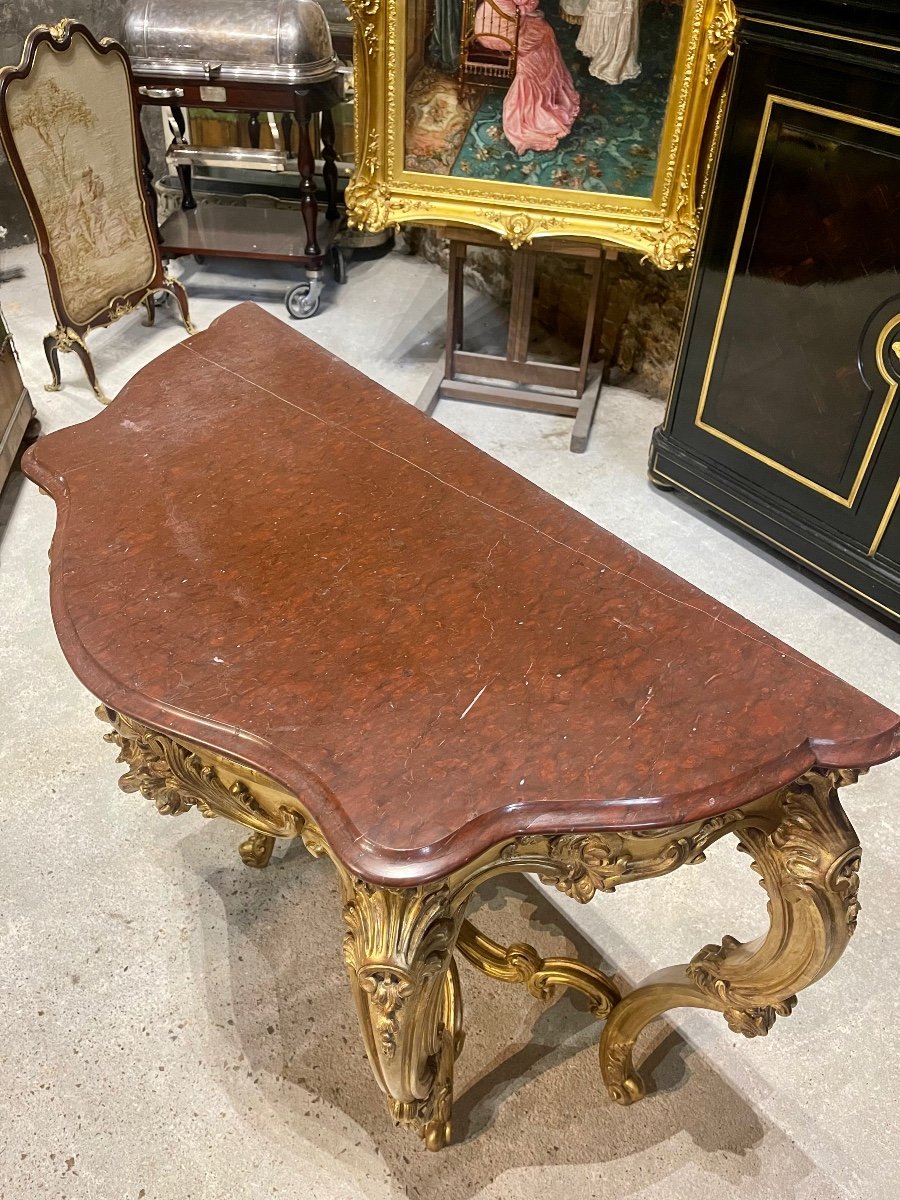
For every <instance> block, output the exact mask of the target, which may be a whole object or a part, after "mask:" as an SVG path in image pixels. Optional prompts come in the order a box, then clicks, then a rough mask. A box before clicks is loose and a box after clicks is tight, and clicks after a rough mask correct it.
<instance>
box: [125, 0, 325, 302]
mask: <svg viewBox="0 0 900 1200" xmlns="http://www.w3.org/2000/svg"><path fill="white" fill-rule="evenodd" d="M125 41H126V45H127V47H128V50H129V53H130V55H131V63H132V69H133V72H134V91H135V97H134V98H135V102H136V104H137V105H138V106H143V105H153V106H156V107H166V108H168V109H169V110H170V111H171V117H172V132H173V134H174V143H173V148H172V153H173V157H174V159H175V162H176V164H177V165H176V169H177V172H178V177H179V179H180V181H181V186H182V200H181V207H180V210H179V211H178V212H175V213H173V214H172V215H171V216H169V217H168V218H167V219H166V220H164V222H163V224H162V226H161V227H160V231H159V232H160V240H161V243H162V252H163V255H164V256H165V257H167V258H178V257H180V256H182V255H188V254H193V255H197V256H210V257H219V258H247V259H259V260H264V261H270V262H288V263H298V264H300V265H302V266H304V267H305V268H306V274H307V278H306V279H305V280H304V281H303V282H302V283H299V284H297V285H295V286H292V287H291V288H290V289H289V290H288V292H287V294H286V296H285V305H286V307H287V310H288V312H289V313H290V314H291V316H292V317H295V318H297V319H303V318H306V317H311V316H313V314H314V313H315V312H316V311H317V309H318V307H319V300H320V297H321V293H322V288H323V286H324V280H325V264H326V261H328V260H330V263H331V269H332V273H333V276H334V278H335V280H336V281H337V282H339V283H343V282H344V280H345V278H346V272H345V266H344V259H343V255H342V253H341V249H340V246H339V244H338V243H337V241H336V238H337V235H338V233H339V232H340V224H341V222H340V213H339V211H338V205H337V200H338V172H337V166H336V160H337V154H336V150H335V127H334V118H333V115H332V109H333V108H335V107H336V106H337V105H339V104H341V103H343V101H344V78H345V69H344V68H343V67H342V66H341V63H340V62H339V60H338V59H337V57H336V56H335V53H334V48H333V45H332V39H331V34H330V31H329V27H328V21H327V18H326V16H325V14H324V12H323V11H322V9H321V8H320V6H319V5H318V4H317V3H315V2H314V0H280V2H278V3H273V2H271V0H223V2H222V3H219V4H217V5H216V6H215V9H214V10H213V9H211V8H210V7H209V6H207V5H205V4H200V3H199V2H198V0H194V2H193V3H184V2H183V0H136V2H133V3H131V4H130V5H129V6H128V8H127V10H126V18H125ZM192 107H202V108H207V109H213V110H218V111H229V112H249V113H250V125H249V128H250V138H251V143H252V144H251V146H250V147H249V148H241V147H234V148H230V149H228V150H226V151H224V152H223V148H222V147H214V148H213V147H203V146H193V145H189V144H188V140H187V124H186V121H185V116H184V110H185V109H186V108H192ZM260 112H272V113H281V114H282V120H281V125H282V131H283V139H284V149H283V150H277V149H276V150H263V149H260V147H259V129H260V126H259V113H260ZM315 114H320V116H319V126H320V137H321V144H322V158H323V170H322V176H323V180H324V185H325V200H326V205H325V211H324V214H323V215H322V216H320V213H319V205H318V199H317V196H316V185H315V165H316V163H315V154H314V151H313V144H312V140H311V137H310V123H311V120H312V117H313V116H314V115H315ZM294 121H296V123H297V127H298V152H297V170H298V173H299V177H300V179H299V192H300V212H301V214H302V224H300V223H298V221H297V218H296V214H295V213H292V212H290V211H286V210H284V209H278V208H275V207H271V208H269V207H267V208H240V207H225V206H219V205H214V204H202V203H201V204H199V205H198V203H197V201H196V200H195V198H194V194H193V190H192V186H191V180H192V170H193V166H194V164H195V163H202V162H204V161H205V160H206V159H207V158H208V157H209V156H210V155H214V156H215V157H216V158H217V159H218V160H221V159H222V157H223V153H224V155H225V156H227V157H228V158H229V159H230V161H231V162H233V164H234V165H235V166H254V165H255V166H263V167H268V168H269V169H272V170H278V169H281V170H283V169H284V163H285V161H286V159H287V157H288V154H289V147H290V143H291V133H292V124H293V122H294ZM145 175H146V178H147V184H148V188H149V190H150V191H151V192H153V187H152V176H151V172H150V167H149V163H147V164H146V165H145ZM155 201H156V196H155V192H153V195H152V197H151V202H152V203H153V204H154V205H155Z"/></svg>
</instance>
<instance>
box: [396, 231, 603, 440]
mask: <svg viewBox="0 0 900 1200" xmlns="http://www.w3.org/2000/svg"><path fill="white" fill-rule="evenodd" d="M441 232H442V234H443V235H444V236H445V237H446V238H448V240H449V242H450V279H449V283H448V286H447V348H446V351H445V354H444V358H443V359H442V360H441V361H440V362H439V363H438V364H437V366H436V367H435V369H434V372H433V373H432V375H431V377H430V378H429V380H428V382H427V383H426V385H425V387H424V388H423V390H422V393H421V395H420V396H419V399H418V400H417V401H416V407H417V408H418V409H420V410H421V411H422V412H425V413H431V412H432V411H433V410H434V407H435V405H436V404H437V402H438V400H440V399H442V398H443V397H445V396H446V397H448V398H451V399H454V400H470V401H473V402H475V403H477V404H499V405H504V406H506V407H508V408H524V409H530V410H532V411H534V412H549V413H559V414H561V415H562V416H566V417H574V418H575V425H574V428H573V430H572V438H571V441H570V442H569V449H570V450H571V451H572V452H573V453H575V454H581V453H583V452H584V451H585V450H586V449H587V443H588V438H589V436H590V432H591V423H592V422H593V419H594V410H595V409H596V407H597V401H598V399H599V398H600V388H601V387H602V384H603V362H602V359H601V360H600V361H599V362H597V363H596V364H595V365H596V368H597V369H596V372H595V374H594V376H593V377H592V379H591V381H590V383H588V369H589V367H590V365H591V364H590V359H591V347H592V344H593V340H594V328H595V325H596V323H597V316H598V313H600V314H601V315H602V309H603V307H605V302H606V294H607V287H606V283H607V271H606V264H607V262H612V261H614V260H615V258H616V256H617V252H616V251H615V250H613V249H607V248H606V247H604V246H602V245H600V244H599V243H596V244H594V243H590V242H569V241H555V242H552V243H548V244H547V245H546V246H543V247H541V253H543V254H562V255H567V256H569V257H570V258H580V259H585V260H587V261H588V262H589V264H590V266H589V283H588V303H587V309H586V311H585V317H584V335H583V337H582V342H581V357H580V360H579V362H578V365H577V366H565V365H563V364H561V363H545V362H535V361H533V360H531V359H529V357H528V344H529V341H530V338H531V316H532V306H533V302H534V272H535V266H536V264H537V258H536V256H537V252H536V251H535V250H533V249H523V250H517V251H516V252H515V254H514V256H513V272H512V300H511V302H510V311H509V336H508V339H507V344H506V354H505V355H499V354H479V353H475V352H473V351H470V350H464V349H463V272H464V269H465V265H466V253H467V251H468V248H469V246H490V247H497V248H499V247H502V246H503V245H504V243H503V242H502V241H501V240H500V238H498V237H497V236H496V235H495V234H492V233H488V232H487V231H485V230H479V229H444V230H442V231H441ZM460 376H465V378H464V379H461V378H460Z"/></svg>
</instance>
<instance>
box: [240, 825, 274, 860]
mask: <svg viewBox="0 0 900 1200" xmlns="http://www.w3.org/2000/svg"><path fill="white" fill-rule="evenodd" d="M274 849H275V839H274V838H273V837H270V836H269V834H267V833H251V834H250V836H249V837H248V838H246V839H245V840H244V841H243V842H241V844H240V846H238V853H239V854H240V856H241V862H243V863H244V864H245V866H248V867H259V868H262V867H267V866H268V865H269V859H270V858H271V857H272V851H273V850H274Z"/></svg>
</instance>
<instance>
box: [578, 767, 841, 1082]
mask: <svg viewBox="0 0 900 1200" xmlns="http://www.w3.org/2000/svg"><path fill="white" fill-rule="evenodd" d="M738 838H739V842H738V845H739V847H740V849H742V850H743V851H745V853H747V854H750V855H751V856H752V858H753V868H754V870H756V871H757V872H758V873H759V874H760V875H761V876H762V886H763V887H764V888H765V890H766V892H767V893H768V896H769V905H768V907H769V916H770V926H769V931H768V933H767V934H765V935H764V936H763V937H761V938H759V939H758V940H757V941H755V942H749V943H746V944H743V943H741V942H738V941H737V940H736V939H735V938H732V937H726V938H724V939H723V941H722V944H721V945H710V946H705V947H704V948H703V949H702V950H701V951H700V953H699V954H696V955H695V956H694V958H692V959H691V961H690V962H689V963H687V964H685V965H683V966H679V967H671V968H668V969H667V970H664V971H659V972H657V973H656V974H655V975H651V976H650V977H649V978H648V979H647V980H646V981H645V982H644V983H643V984H642V985H641V986H639V987H637V988H635V990H634V991H633V992H630V993H629V994H628V995H627V996H625V998H624V999H623V1000H622V1001H621V1002H620V1003H619V1004H618V1005H617V1006H616V1007H615V1009H614V1010H613V1012H612V1015H611V1017H610V1018H609V1020H608V1022H607V1024H606V1026H605V1028H604V1030H603V1035H602V1037H601V1040H600V1069H601V1072H602V1074H603V1079H604V1082H605V1083H606V1086H607V1088H608V1089H609V1092H610V1095H611V1096H612V1098H613V1099H614V1100H616V1101H618V1102H619V1103H620V1104H631V1103H633V1102H634V1101H635V1100H639V1099H640V1098H641V1097H642V1096H643V1095H644V1090H645V1089H644V1084H643V1081H642V1080H641V1077H640V1075H639V1074H638V1073H637V1071H636V1070H635V1068H634V1063H633V1051H634V1045H635V1042H636V1040H637V1038H638V1035H639V1034H640V1032H641V1030H642V1029H643V1028H644V1027H645V1026H646V1025H647V1023H648V1022H649V1021H652V1020H653V1018H654V1017H658V1016H660V1015H661V1014H662V1013H664V1012H665V1011H666V1010H667V1009H670V1008H680V1007H691V1008H709V1009H712V1010H713V1011H717V1012H721V1013H723V1014H724V1016H725V1019H726V1021H727V1022H728V1025H729V1027H730V1028H731V1029H733V1030H734V1031H735V1032H736V1033H743V1034H744V1035H745V1036H746V1037H756V1036H759V1035H764V1034H766V1033H768V1032H769V1030H770V1029H771V1027H772V1025H773V1023H774V1021H775V1018H776V1016H787V1015H788V1014H789V1013H790V1011H791V1009H792V1008H793V1007H794V1004H795V1003H796V999H797V997H796V993H797V992H799V991H801V990H802V989H803V988H805V987H808V986H809V985H810V984H811V983H815V981H816V980H817V979H819V978H821V976H823V975H824V974H825V973H826V972H827V971H829V970H830V969H831V967H833V966H834V964H835V963H836V962H837V960H838V959H839V958H840V956H841V954H842V953H843V951H844V949H845V947H846V945H847V942H848V941H849V939H850V937H851V935H852V934H853V931H854V929H855V928H856V917H857V913H858V912H859V902H858V900H857V889H858V886H859V879H858V874H857V873H858V870H859V862H860V848H859V841H858V839H857V836H856V833H855V832H854V830H853V827H852V825H851V824H850V822H849V821H848V820H847V817H846V815H845V814H844V811H843V809H842V808H841V805H840V801H839V799H838V795H837V789H836V787H835V786H834V783H833V780H832V779H830V778H829V776H828V775H827V774H824V773H823V774H817V773H810V774H809V775H807V776H805V777H804V779H803V780H801V781H799V782H798V783H796V784H794V785H792V786H791V787H790V788H787V789H785V790H784V791H782V792H780V793H777V794H776V796H775V797H774V798H773V803H772V804H771V805H770V806H769V808H768V809H767V810H766V809H764V810H762V811H760V812H759V813H758V814H755V815H753V816H749V817H747V819H746V821H745V822H744V823H743V824H742V825H741V827H740V829H739V830H738Z"/></svg>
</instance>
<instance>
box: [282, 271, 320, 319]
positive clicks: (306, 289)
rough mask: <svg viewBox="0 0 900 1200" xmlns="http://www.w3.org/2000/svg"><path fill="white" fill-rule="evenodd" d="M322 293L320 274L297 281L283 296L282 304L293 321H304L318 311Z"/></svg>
mask: <svg viewBox="0 0 900 1200" xmlns="http://www.w3.org/2000/svg"><path fill="white" fill-rule="evenodd" d="M321 295H322V279H321V276H319V277H317V278H315V277H314V278H311V279H309V280H306V281H305V282H304V283H298V284H297V286H296V287H293V288H291V290H290V291H289V292H288V294H287V295H286V296H285V298H284V306H285V308H286V309H287V310H288V312H289V313H290V315H291V316H292V317H293V318H294V320H295V321H305V320H307V319H308V318H309V317H314V316H315V315H316V313H317V312H318V311H319V299H320V297H321Z"/></svg>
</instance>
